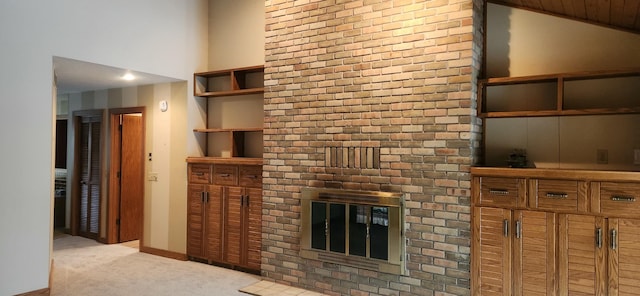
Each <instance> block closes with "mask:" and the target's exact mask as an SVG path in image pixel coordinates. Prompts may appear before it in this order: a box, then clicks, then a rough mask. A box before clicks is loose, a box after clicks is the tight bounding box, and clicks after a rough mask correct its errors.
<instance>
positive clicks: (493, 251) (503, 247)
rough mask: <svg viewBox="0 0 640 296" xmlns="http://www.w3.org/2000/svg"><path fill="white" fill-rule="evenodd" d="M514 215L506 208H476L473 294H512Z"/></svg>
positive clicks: (473, 242)
mask: <svg viewBox="0 0 640 296" xmlns="http://www.w3.org/2000/svg"><path fill="white" fill-rule="evenodd" d="M511 215H512V213H511V211H510V210H506V209H497V208H487V207H476V208H474V209H473V225H474V228H473V241H472V256H471V258H472V263H471V264H472V270H471V273H472V274H471V278H472V279H473V280H474V283H473V286H472V289H473V291H472V294H473V295H512V293H511V291H512V290H511V283H512V281H511V264H512V263H511V247H512V246H511V231H512V226H511V224H512V223H511V220H512V219H511Z"/></svg>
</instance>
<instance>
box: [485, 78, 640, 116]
mask: <svg viewBox="0 0 640 296" xmlns="http://www.w3.org/2000/svg"><path fill="white" fill-rule="evenodd" d="M479 91H480V94H479V96H478V97H479V98H480V99H481V102H480V104H479V114H480V116H481V117H485V118H507V117H536V116H576V115H605V114H632V113H640V100H638V94H640V69H631V70H616V71H597V72H576V73H562V74H550V75H536V76H523V77H501V78H489V79H485V80H481V81H480V87H479Z"/></svg>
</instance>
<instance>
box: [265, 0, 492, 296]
mask: <svg viewBox="0 0 640 296" xmlns="http://www.w3.org/2000/svg"><path fill="white" fill-rule="evenodd" d="M265 5H266V7H265V9H266V28H265V30H266V44H265V51H266V53H265V54H266V56H265V61H266V64H265V107H264V108H265V126H264V161H265V165H264V175H263V183H264V187H263V189H264V193H263V195H264V197H263V199H264V200H263V248H262V250H263V251H262V256H263V261H262V273H263V276H264V277H266V278H268V279H271V280H274V281H277V282H282V283H286V284H290V285H293V286H298V287H303V288H307V289H311V290H316V291H320V292H324V293H327V294H331V295H469V294H470V290H469V289H470V279H469V276H470V273H469V268H470V266H469V262H470V259H469V253H470V247H469V246H470V200H469V199H470V192H469V188H470V176H469V168H470V166H471V165H473V164H474V163H475V162H477V160H478V157H477V156H478V155H479V151H478V150H479V141H480V132H481V123H480V121H479V119H478V118H477V117H476V85H477V84H476V81H477V77H478V75H479V71H480V64H481V63H480V62H481V60H480V59H481V56H482V48H483V47H482V44H483V37H482V31H481V28H482V23H483V13H482V11H483V5H484V4H483V1H482V0H457V1H456V0H430V1H420V0H411V1H409V0H395V1H384V0H360V1H340V0H332V1H324V0H323V1H321V0H316V1H314V0H297V1H286V0H267V1H265ZM336 147H338V148H339V147H343V148H349V149H354V150H356V149H360V150H362V151H364V150H369V151H378V152H377V153H378V154H376V157H377V159H376V161H377V160H379V162H375V163H374V164H375V165H377V166H362V165H360V166H355V165H350V164H349V163H343V164H341V165H335V163H331V161H330V160H328V159H327V158H328V157H329V156H330V155H331V154H330V153H329V152H327V151H334V150H336V151H339V150H340V149H337V148H336ZM332 149H333V150H332ZM344 151H348V149H347V150H344ZM358 151H359V150H358ZM307 186H310V187H330V188H345V189H358V190H377V191H390V192H402V193H404V197H405V199H406V214H405V224H406V225H405V229H406V237H407V250H406V251H407V257H408V261H407V264H406V267H407V272H406V274H405V275H402V276H400V275H391V274H384V273H379V272H374V271H370V270H365V269H357V268H353V267H348V266H340V265H337V264H330V263H325V262H319V261H314V260H308V259H303V258H301V257H300V256H299V250H300V196H301V194H300V192H301V188H303V187H307Z"/></svg>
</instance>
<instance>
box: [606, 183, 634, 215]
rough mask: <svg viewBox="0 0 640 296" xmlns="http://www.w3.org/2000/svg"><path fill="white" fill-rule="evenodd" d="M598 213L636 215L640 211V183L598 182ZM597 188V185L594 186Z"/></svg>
mask: <svg viewBox="0 0 640 296" xmlns="http://www.w3.org/2000/svg"><path fill="white" fill-rule="evenodd" d="M596 184H599V187H600V188H599V192H598V193H599V196H600V198H599V201H600V204H599V206H600V213H603V214H607V215H622V216H629V215H637V213H638V212H639V211H640V200H638V199H640V183H624V182H600V183H596ZM596 186H597V185H596ZM596 190H597V189H596Z"/></svg>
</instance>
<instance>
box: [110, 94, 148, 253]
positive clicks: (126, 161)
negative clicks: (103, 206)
mask: <svg viewBox="0 0 640 296" xmlns="http://www.w3.org/2000/svg"><path fill="white" fill-rule="evenodd" d="M110 114H111V115H110V121H111V125H110V127H111V129H110V130H111V131H110V138H111V152H110V155H111V156H110V170H109V207H108V211H107V225H108V227H107V228H108V233H107V242H108V243H122V242H128V241H133V240H140V239H141V238H142V223H143V220H142V216H143V208H144V139H145V130H144V122H145V120H144V107H136V108H121V109H113V110H111V111H110Z"/></svg>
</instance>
